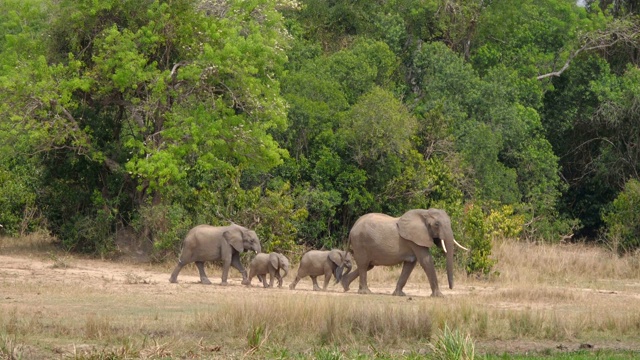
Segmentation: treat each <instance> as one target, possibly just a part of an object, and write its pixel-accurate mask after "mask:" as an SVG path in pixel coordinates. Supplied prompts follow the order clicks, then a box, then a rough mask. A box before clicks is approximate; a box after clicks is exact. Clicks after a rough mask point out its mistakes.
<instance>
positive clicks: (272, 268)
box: [169, 209, 468, 296]
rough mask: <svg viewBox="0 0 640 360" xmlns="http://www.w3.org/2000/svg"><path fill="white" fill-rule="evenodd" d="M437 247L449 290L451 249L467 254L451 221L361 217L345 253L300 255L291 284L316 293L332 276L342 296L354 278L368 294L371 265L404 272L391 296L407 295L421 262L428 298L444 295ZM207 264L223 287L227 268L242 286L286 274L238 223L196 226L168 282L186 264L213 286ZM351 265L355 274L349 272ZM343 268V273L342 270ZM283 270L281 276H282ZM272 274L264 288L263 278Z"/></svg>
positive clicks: (281, 262) (283, 263)
mask: <svg viewBox="0 0 640 360" xmlns="http://www.w3.org/2000/svg"><path fill="white" fill-rule="evenodd" d="M434 245H435V246H437V247H441V248H442V250H443V251H444V253H445V255H446V268H447V279H448V281H449V288H451V289H452V288H453V254H454V250H455V246H458V247H460V248H462V249H464V250H468V249H466V248H465V247H463V246H462V245H460V244H459V243H458V242H457V241H456V240H455V238H454V236H453V230H452V229H451V219H450V218H449V215H447V213H446V212H445V211H444V210H440V209H413V210H409V211H407V212H406V213H404V214H403V215H402V216H400V217H391V216H389V215H385V214H379V213H370V214H366V215H363V216H361V217H360V218H359V219H358V220H357V221H356V222H355V224H354V225H353V227H352V228H351V230H350V231H349V249H348V251H343V250H338V249H333V250H326V251H322V250H311V251H308V252H306V253H304V254H303V255H302V259H301V260H300V266H299V268H298V273H297V274H296V277H295V279H294V280H293V282H292V283H291V284H290V285H289V288H290V289H295V287H296V284H297V283H298V281H300V279H302V278H304V277H306V276H310V277H311V279H312V281H313V289H314V290H320V287H319V286H318V282H317V279H316V278H317V277H318V276H321V275H324V287H323V290H326V289H327V285H328V283H329V280H330V279H331V276H332V275H333V276H334V277H335V281H336V283H337V282H340V283H341V284H342V287H343V288H344V291H348V290H349V285H350V284H351V282H353V281H354V280H355V279H356V278H357V277H359V278H360V284H359V288H358V293H360V294H368V293H371V291H370V290H369V287H368V285H367V271H369V270H371V269H372V268H373V267H374V266H392V265H398V264H402V271H401V273H400V277H399V278H398V282H397V284H396V288H395V290H394V292H393V295H398V296H403V295H405V294H404V292H403V291H402V289H403V288H404V286H405V284H406V283H407V279H408V278H409V275H410V274H411V271H413V268H414V267H415V265H416V263H420V265H421V266H422V268H423V269H424V271H425V273H426V274H427V278H428V279H429V285H430V286H431V296H442V293H441V292H440V289H439V288H438V278H437V276H436V271H435V267H434V262H433V258H432V256H431V253H430V250H429V249H430V248H431V247H433V246H434ZM245 250H247V251H251V250H253V251H255V252H256V253H257V255H256V256H255V257H254V258H253V259H252V260H251V263H250V265H249V275H248V276H247V272H246V271H245V269H244V267H243V266H242V263H241V262H240V253H241V252H243V251H245ZM205 261H222V263H223V264H222V285H226V284H227V276H228V275H229V266H233V267H234V268H236V269H238V271H240V273H241V274H242V284H244V285H251V279H253V277H254V276H257V277H258V279H259V280H260V281H261V282H262V284H263V285H264V286H265V287H272V286H273V281H274V278H276V279H277V280H278V287H282V279H283V277H285V276H287V273H288V272H289V260H288V259H287V258H286V257H285V256H284V255H282V254H280V253H275V252H272V253H269V254H266V253H261V246H260V240H259V239H258V236H257V235H256V233H255V231H253V230H250V229H247V228H245V227H243V226H240V225H237V224H231V225H228V226H210V225H199V226H196V227H194V228H193V229H191V230H190V231H189V232H188V233H187V235H186V237H185V239H184V242H183V244H182V251H181V253H180V258H179V259H178V265H177V266H176V268H175V269H174V270H173V273H172V274H171V278H170V279H169V281H170V282H172V283H175V282H177V281H178V274H179V273H180V270H181V269H182V268H183V267H184V266H185V265H187V264H189V263H192V262H195V264H196V267H197V268H198V271H199V273H200V281H201V282H202V283H203V284H211V281H210V280H209V279H208V278H207V275H206V273H205V271H204V262H205ZM352 261H355V263H356V265H357V269H356V270H354V271H353V272H352V271H351V267H352ZM345 269H346V272H344V270H345ZM280 270H283V272H284V275H281V274H280ZM267 274H269V275H270V282H269V284H267V279H266V275H267Z"/></svg>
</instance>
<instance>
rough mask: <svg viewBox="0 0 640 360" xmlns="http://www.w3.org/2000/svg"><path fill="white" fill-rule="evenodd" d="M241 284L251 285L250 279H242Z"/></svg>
mask: <svg viewBox="0 0 640 360" xmlns="http://www.w3.org/2000/svg"><path fill="white" fill-rule="evenodd" d="M242 285H251V281H249V280H248V279H245V280H242Z"/></svg>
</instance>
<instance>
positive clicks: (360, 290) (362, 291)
mask: <svg viewBox="0 0 640 360" xmlns="http://www.w3.org/2000/svg"><path fill="white" fill-rule="evenodd" d="M358 294H365V295H367V294H371V290H369V289H358Z"/></svg>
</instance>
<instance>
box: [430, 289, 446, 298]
mask: <svg viewBox="0 0 640 360" xmlns="http://www.w3.org/2000/svg"><path fill="white" fill-rule="evenodd" d="M443 296H444V295H442V293H441V292H440V290H436V291H433V292H431V297H443Z"/></svg>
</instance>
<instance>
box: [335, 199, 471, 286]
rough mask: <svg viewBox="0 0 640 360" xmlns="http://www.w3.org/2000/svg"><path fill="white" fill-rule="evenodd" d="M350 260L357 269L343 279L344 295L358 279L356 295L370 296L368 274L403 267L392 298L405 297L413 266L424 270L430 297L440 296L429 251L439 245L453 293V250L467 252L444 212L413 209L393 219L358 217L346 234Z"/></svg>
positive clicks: (371, 216)
mask: <svg viewBox="0 0 640 360" xmlns="http://www.w3.org/2000/svg"><path fill="white" fill-rule="evenodd" d="M349 243H350V247H351V250H352V251H353V259H354V260H355V262H356V264H357V265H358V268H357V270H356V271H354V272H352V273H351V274H349V275H347V276H345V277H343V278H342V281H341V283H342V286H343V288H344V291H348V290H349V284H351V282H352V281H353V280H355V278H357V277H360V286H359V288H358V293H360V294H369V293H371V291H370V290H369V287H368V286H367V271H369V270H371V269H372V268H373V267H374V266H378V265H382V266H391V265H397V264H400V263H402V271H401V273H400V278H399V279H398V283H397V284H396V289H395V291H394V292H393V295H398V296H404V295H405V293H404V292H403V291H402V289H403V288H404V286H405V285H406V283H407V279H408V278H409V275H411V271H413V268H414V267H415V265H416V263H420V266H422V268H423V269H424V271H425V273H426V274H427V278H428V279H429V285H430V286H431V296H442V293H441V292H440V289H439V288H438V278H437V276H436V270H435V267H434V263H433V257H432V256H431V253H430V248H431V247H433V246H434V245H439V246H441V247H442V250H443V251H444V252H445V254H446V258H447V279H448V280H449V288H450V289H453V254H454V248H455V246H458V247H460V248H462V249H464V250H467V251H468V249H466V248H465V247H463V246H462V245H460V244H458V242H457V241H456V240H455V239H454V237H453V230H452V229H451V219H450V218H449V215H447V213H446V212H445V211H444V210H440V209H428V210H425V209H414V210H409V211H407V212H406V213H404V214H403V215H402V216H401V217H399V218H395V217H391V216H389V215H385V214H378V213H371V214H366V215H363V216H361V217H360V218H359V219H358V220H357V221H356V223H355V224H354V225H353V227H352V228H351V231H350V232H349Z"/></svg>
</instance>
